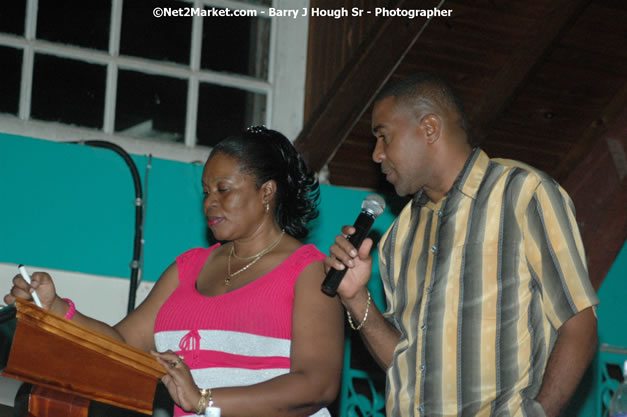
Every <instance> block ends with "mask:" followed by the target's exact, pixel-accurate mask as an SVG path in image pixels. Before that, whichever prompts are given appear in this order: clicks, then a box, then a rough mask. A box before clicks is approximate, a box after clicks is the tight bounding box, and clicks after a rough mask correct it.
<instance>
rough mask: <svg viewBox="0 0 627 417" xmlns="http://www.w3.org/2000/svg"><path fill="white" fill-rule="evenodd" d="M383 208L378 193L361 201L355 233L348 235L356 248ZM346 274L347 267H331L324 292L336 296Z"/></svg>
mask: <svg viewBox="0 0 627 417" xmlns="http://www.w3.org/2000/svg"><path fill="white" fill-rule="evenodd" d="M383 210H385V201H383V198H381V196H379V195H377V194H370V195H369V196H368V197H366V198H365V199H364V201H363V202H362V203H361V213H359V216H358V217H357V220H355V224H353V227H354V228H355V233H353V234H352V235H350V236H349V237H348V241H349V242H350V243H352V244H353V246H354V247H355V248H357V249H359V247H360V246H361V242H363V240H364V239H365V238H366V235H367V234H368V232H369V231H370V227H371V226H372V223H374V219H376V218H377V217H379V215H380V214H381V213H383ZM344 274H346V268H345V269H342V270H340V271H338V270H337V269H335V268H331V269H330V270H329V272H328V273H327V276H326V278H325V279H324V281H323V282H322V292H323V293H325V294H326V295H328V296H329V297H333V296H335V294H336V291H337V287H339V285H340V282H341V281H342V278H344Z"/></svg>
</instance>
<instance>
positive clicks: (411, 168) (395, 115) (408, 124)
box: [372, 97, 431, 196]
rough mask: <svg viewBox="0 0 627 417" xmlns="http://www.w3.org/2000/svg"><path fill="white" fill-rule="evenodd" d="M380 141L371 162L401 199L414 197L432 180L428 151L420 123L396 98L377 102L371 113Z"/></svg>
mask: <svg viewBox="0 0 627 417" xmlns="http://www.w3.org/2000/svg"><path fill="white" fill-rule="evenodd" d="M372 133H373V134H374V136H375V137H376V138H377V144H376V145H375V149H374V152H373V153H372V159H373V160H374V161H375V162H376V163H378V164H381V171H382V172H383V173H384V174H385V176H386V179H387V181H389V182H390V183H391V184H392V185H394V188H395V190H396V193H397V194H398V195H400V196H404V195H409V194H415V193H416V192H418V191H419V190H420V189H421V188H422V187H424V185H425V184H427V181H428V180H429V177H430V172H431V168H430V164H429V158H428V151H429V149H428V147H427V146H426V139H425V136H424V133H423V129H422V128H421V126H420V120H416V117H415V116H414V114H413V112H412V111H411V109H408V108H407V106H405V105H403V104H402V103H399V101H398V100H397V99H396V98H395V97H387V98H384V99H383V100H380V101H378V102H377V103H376V104H375V106H374V110H373V112H372Z"/></svg>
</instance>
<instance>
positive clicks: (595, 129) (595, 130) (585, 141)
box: [550, 83, 627, 181]
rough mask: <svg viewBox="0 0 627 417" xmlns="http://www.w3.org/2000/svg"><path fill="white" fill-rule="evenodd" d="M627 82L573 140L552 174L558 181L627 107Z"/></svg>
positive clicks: (571, 169)
mask: <svg viewBox="0 0 627 417" xmlns="http://www.w3.org/2000/svg"><path fill="white" fill-rule="evenodd" d="M625 103H627V83H625V84H623V85H622V87H620V88H618V89H617V91H616V94H615V95H614V97H612V99H611V100H610V101H609V103H608V104H607V105H606V106H605V108H603V109H602V110H601V111H600V112H599V113H598V116H597V117H596V118H595V120H594V121H592V123H590V125H589V126H588V127H587V128H586V130H584V131H583V132H582V134H581V135H580V136H579V137H578V138H577V139H575V140H574V141H573V146H572V148H571V149H570V151H569V152H568V153H567V154H566V155H565V157H563V158H562V159H561V161H560V163H559V165H557V167H555V169H553V170H551V172H550V174H551V175H552V176H553V177H554V178H555V179H556V180H558V181H560V180H562V179H563V178H564V177H565V176H567V175H568V174H569V173H570V172H571V171H573V167H575V166H576V165H577V164H578V163H579V162H580V161H581V160H582V159H583V158H584V157H585V156H586V155H587V154H588V152H589V151H590V149H591V148H592V147H593V146H594V144H595V143H596V141H597V140H598V138H599V136H600V135H601V134H603V132H604V131H605V130H606V129H607V127H608V126H610V125H612V124H614V123H615V120H616V119H617V118H618V117H619V115H620V114H621V112H624V111H625V109H626V108H627V107H626V106H625Z"/></svg>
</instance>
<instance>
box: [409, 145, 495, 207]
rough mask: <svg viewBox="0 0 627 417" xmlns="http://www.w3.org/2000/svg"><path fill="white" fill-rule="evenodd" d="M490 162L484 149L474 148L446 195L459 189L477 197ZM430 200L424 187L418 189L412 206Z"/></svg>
mask: <svg viewBox="0 0 627 417" xmlns="http://www.w3.org/2000/svg"><path fill="white" fill-rule="evenodd" d="M489 163H490V158H489V157H488V155H487V154H486V153H485V152H484V151H482V150H481V149H480V148H475V149H473V151H472V153H471V154H470V156H469V157H468V159H467V160H466V163H465V164H464V167H463V168H462V170H461V171H460V173H459V175H458V176H457V178H456V179H455V182H454V183H453V186H452V187H451V189H450V190H449V191H448V193H446V195H447V196H448V195H449V194H451V193H452V192H454V191H459V192H461V193H462V194H464V195H466V196H468V197H470V198H472V199H475V198H476V196H477V192H478V191H479V186H480V185H481V181H483V177H484V175H485V173H486V170H487V169H488V164H489ZM429 201H430V200H429V197H428V196H427V194H426V193H425V192H424V190H423V189H420V191H418V192H417V193H416V194H415V195H414V198H413V199H412V207H417V206H424V205H426V204H427V203H429Z"/></svg>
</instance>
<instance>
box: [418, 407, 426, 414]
mask: <svg viewBox="0 0 627 417" xmlns="http://www.w3.org/2000/svg"><path fill="white" fill-rule="evenodd" d="M424 411H425V409H424V407H423V406H422V405H421V406H419V407H418V412H419V413H420V414H422V413H423V412H424Z"/></svg>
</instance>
